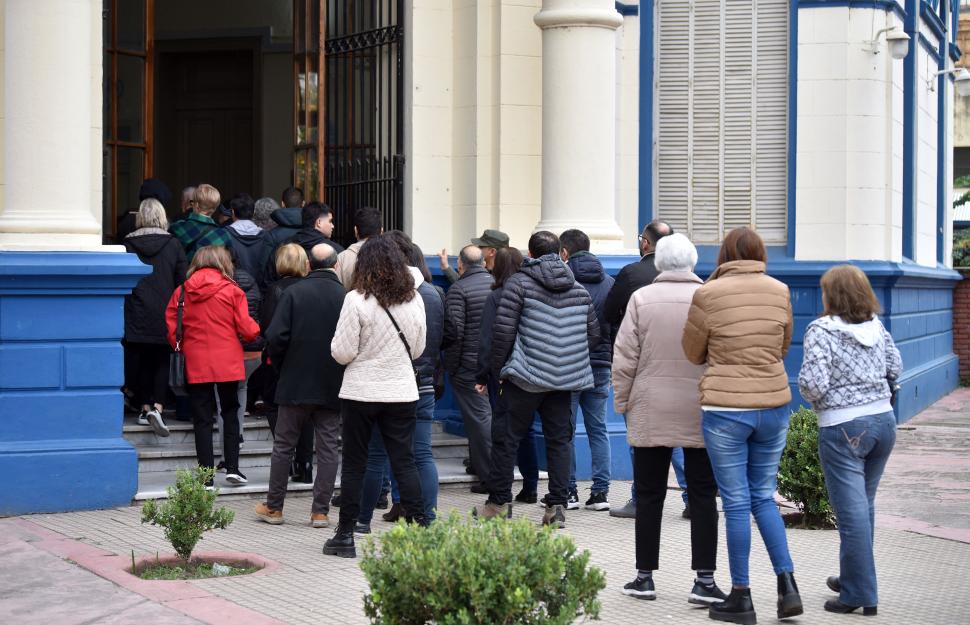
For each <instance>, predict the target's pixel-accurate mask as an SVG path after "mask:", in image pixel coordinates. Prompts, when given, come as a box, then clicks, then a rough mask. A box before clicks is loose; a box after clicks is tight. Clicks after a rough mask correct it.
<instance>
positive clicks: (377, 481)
mask: <svg viewBox="0 0 970 625" xmlns="http://www.w3.org/2000/svg"><path fill="white" fill-rule="evenodd" d="M416 417H417V422H416V423H415V426H414V464H415V466H416V467H417V469H418V479H419V480H420V481H421V496H422V497H423V499H424V515H425V517H426V518H427V519H428V521H433V520H434V519H435V509H436V508H437V507H438V466H437V465H436V464H435V461H434V455H433V454H432V451H431V422H432V419H433V418H434V393H426V394H424V395H421V397H420V399H418V405H417V408H416ZM390 474H391V470H390V465H389V463H388V457H387V450H385V449H384V441H383V440H382V438H381V433H380V430H379V429H378V428H377V427H375V428H374V430H373V432H372V433H371V440H370V446H369V447H368V449H367V470H366V472H365V473H364V484H363V487H362V489H361V495H360V513H359V514H358V515H357V522H358V523H364V524H370V522H371V520H373V518H374V507H375V506H376V505H377V500H378V498H380V494H381V490H382V487H383V483H384V476H385V475H390ZM391 485H392V487H393V491H394V494H393V495H392V497H393V501H394V502H395V503H396V502H397V501H398V500H399V498H400V497H399V496H398V495H397V494H396V491H397V483H396V481H395V480H393V476H392V480H391Z"/></svg>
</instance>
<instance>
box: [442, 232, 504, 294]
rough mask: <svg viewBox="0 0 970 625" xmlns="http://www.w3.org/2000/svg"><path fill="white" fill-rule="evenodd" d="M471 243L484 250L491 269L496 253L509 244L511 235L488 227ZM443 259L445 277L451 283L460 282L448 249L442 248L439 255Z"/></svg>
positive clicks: (487, 265) (483, 253) (488, 267)
mask: <svg viewBox="0 0 970 625" xmlns="http://www.w3.org/2000/svg"><path fill="white" fill-rule="evenodd" d="M471 244H472V245H475V246H478V247H479V248H481V250H482V255H483V256H484V259H485V269H488V270H489V271H491V270H492V267H493V266H494V265H495V253H496V252H498V250H499V249H501V248H503V247H508V246H509V235H507V234H505V233H504V232H502V231H501V230H492V229H488V230H486V231H485V232H483V233H482V236H480V237H478V238H473V239H472V240H471ZM438 258H439V260H440V261H441V271H443V272H444V275H445V278H447V279H448V283H449V284H454V283H455V282H458V272H457V271H455V270H454V269H452V268H451V265H449V264H448V251H447V250H441V254H439V255H438Z"/></svg>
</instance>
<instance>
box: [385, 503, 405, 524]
mask: <svg viewBox="0 0 970 625" xmlns="http://www.w3.org/2000/svg"><path fill="white" fill-rule="evenodd" d="M381 518H382V519H384V520H385V521H387V522H388V523H396V522H397V520H398V519H403V518H404V506H402V505H401V504H399V503H396V504H394V505H393V506H391V509H390V510H388V511H387V512H385V513H384V514H382V515H381Z"/></svg>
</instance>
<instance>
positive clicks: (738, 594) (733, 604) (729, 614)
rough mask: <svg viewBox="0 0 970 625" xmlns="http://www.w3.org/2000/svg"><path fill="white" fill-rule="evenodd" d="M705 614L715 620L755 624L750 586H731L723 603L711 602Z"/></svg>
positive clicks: (745, 624)
mask: <svg viewBox="0 0 970 625" xmlns="http://www.w3.org/2000/svg"><path fill="white" fill-rule="evenodd" d="M707 615H708V616H709V617H711V618H712V619H714V620H715V621H724V622H726V623H739V624H740V625H755V624H756V623H757V622H758V617H757V616H756V615H755V613H754V604H753V603H751V589H750V588H744V589H741V588H732V589H731V594H730V595H728V598H727V599H726V600H725V601H724V602H723V603H715V604H713V605H712V606H711V608H710V610H708V613H707Z"/></svg>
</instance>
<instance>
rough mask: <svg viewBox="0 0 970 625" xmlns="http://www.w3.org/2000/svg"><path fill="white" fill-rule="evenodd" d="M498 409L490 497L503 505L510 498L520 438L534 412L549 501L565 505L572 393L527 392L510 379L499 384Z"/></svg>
mask: <svg viewBox="0 0 970 625" xmlns="http://www.w3.org/2000/svg"><path fill="white" fill-rule="evenodd" d="M498 400H499V402H500V403H501V404H502V406H501V408H500V409H499V410H497V411H496V414H498V413H501V417H500V421H504V423H499V425H498V426H497V427H498V428H499V429H500V432H498V434H499V435H498V436H497V437H495V439H494V440H493V441H492V471H491V474H490V476H489V479H488V493H489V495H488V499H489V501H491V502H493V503H496V504H499V505H502V504H506V503H509V502H510V501H512V481H513V478H514V477H515V476H514V467H515V457H516V452H517V451H518V448H519V441H521V440H522V437H523V436H525V434H526V432H527V431H528V430H529V428H531V427H532V421H533V419H534V418H535V413H536V412H538V413H539V419H540V420H541V421H542V433H543V436H544V437H545V440H546V461H547V464H548V468H549V498H548V499H547V501H548V502H549V504H550V505H560V506H565V505H566V500H567V499H568V498H569V465H570V461H571V459H572V455H571V452H570V447H571V446H572V440H573V427H572V393H570V392H569V391H546V392H542V393H530V392H528V391H524V390H522V389H521V388H519V387H518V386H516V385H515V384H514V383H512V382H508V381H505V382H503V383H502V385H501V387H500V388H499V399H498Z"/></svg>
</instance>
